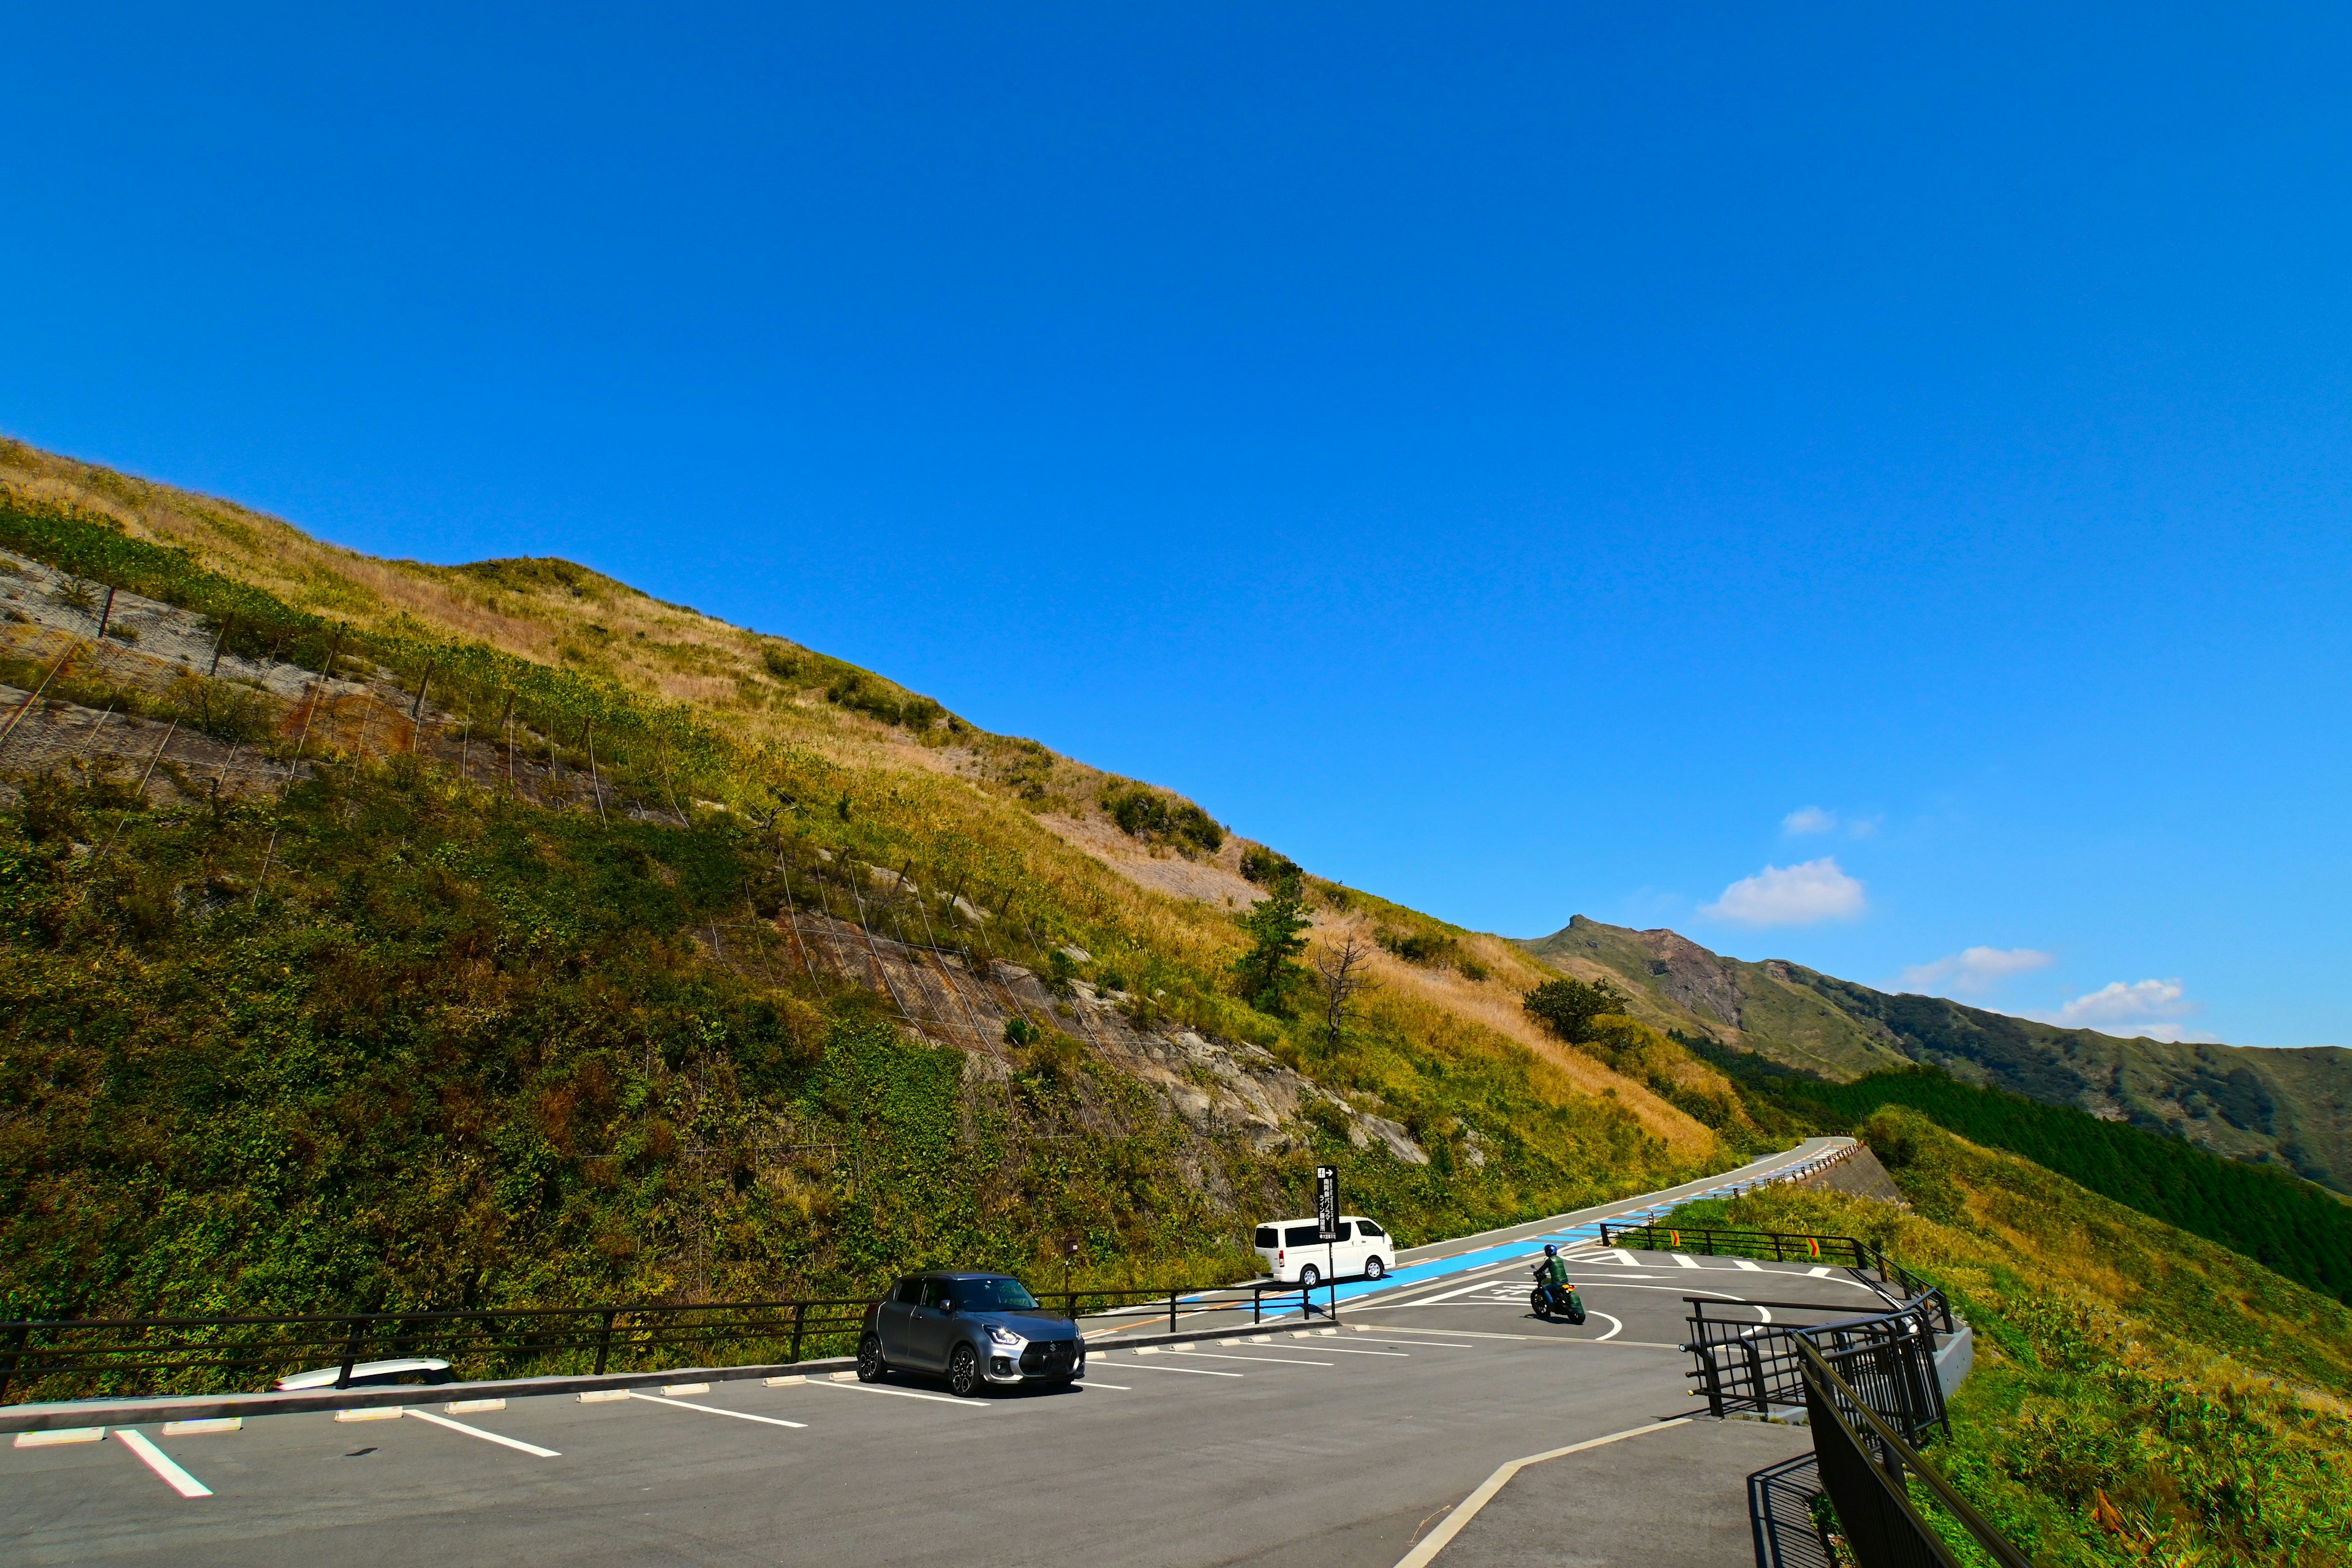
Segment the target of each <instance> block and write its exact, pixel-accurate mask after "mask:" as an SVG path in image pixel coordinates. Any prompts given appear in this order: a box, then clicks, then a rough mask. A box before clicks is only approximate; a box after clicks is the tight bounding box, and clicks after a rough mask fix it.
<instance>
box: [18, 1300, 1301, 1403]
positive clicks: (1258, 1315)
mask: <svg viewBox="0 0 2352 1568" xmlns="http://www.w3.org/2000/svg"><path fill="white" fill-rule="evenodd" d="M1264 1321H1265V1286H1263V1285H1253V1286H1251V1287H1250V1327H1252V1328H1255V1327H1257V1326H1258V1325H1259V1324H1260V1323H1263V1322H1264ZM7 1386H8V1384H6V1382H5V1381H0V1390H5V1389H6V1388H7Z"/></svg>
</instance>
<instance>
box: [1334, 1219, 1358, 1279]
mask: <svg viewBox="0 0 2352 1568" xmlns="http://www.w3.org/2000/svg"><path fill="white" fill-rule="evenodd" d="M1363 1271H1364V1249H1363V1247H1362V1245H1361V1244H1360V1242H1358V1241H1357V1240H1356V1222H1355V1221H1354V1220H1351V1219H1343V1220H1341V1221H1340V1222H1339V1242H1338V1244H1337V1245H1335V1246H1334V1247H1332V1248H1331V1273H1332V1275H1333V1276H1334V1277H1335V1278H1337V1279H1347V1278H1349V1276H1350V1275H1355V1274H1361V1273H1362V1272H1363Z"/></svg>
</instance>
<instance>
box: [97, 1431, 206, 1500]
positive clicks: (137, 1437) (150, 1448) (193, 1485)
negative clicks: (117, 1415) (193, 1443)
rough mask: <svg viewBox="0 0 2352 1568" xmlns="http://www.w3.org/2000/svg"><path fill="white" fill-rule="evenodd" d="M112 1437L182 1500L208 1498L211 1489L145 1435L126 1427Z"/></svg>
mask: <svg viewBox="0 0 2352 1568" xmlns="http://www.w3.org/2000/svg"><path fill="white" fill-rule="evenodd" d="M114 1435H115V1436H118V1437H120V1438H121V1439H122V1446H123V1447H126V1448H128V1449H130V1450H131V1452H132V1453H134V1454H136V1455H138V1456H139V1458H141V1459H142V1460H143V1461H145V1463H146V1466H147V1468H149V1469H151V1470H152V1471H154V1472H155V1473H156V1474H157V1475H159V1476H161V1477H163V1484H164V1485H165V1486H167V1487H170V1488H171V1489H173V1491H175V1492H177V1493H179V1494H180V1495H181V1496H182V1497H184V1498H199V1497H210V1496H212V1495H213V1489H212V1488H210V1487H208V1486H206V1485H205V1483H204V1482H202V1481H200V1480H198V1479H196V1478H195V1477H194V1476H192V1475H190V1474H188V1472H187V1471H185V1470H184V1469H182V1468H180V1467H179V1466H178V1465H176V1464H174V1463H173V1462H172V1456H171V1455H169V1454H167V1453H165V1452H163V1449H161V1448H158V1447H155V1445H154V1444H152V1443H150V1442H149V1441H148V1440H147V1438H146V1435H145V1434H143V1433H140V1432H133V1431H132V1430H131V1428H129V1427H128V1426H122V1427H118V1428H116V1429H115V1433H114Z"/></svg>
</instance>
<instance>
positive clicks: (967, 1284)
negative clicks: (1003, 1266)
mask: <svg viewBox="0 0 2352 1568" xmlns="http://www.w3.org/2000/svg"><path fill="white" fill-rule="evenodd" d="M955 1302H956V1310H959V1311H964V1312H1028V1311H1034V1310H1036V1306H1037V1298H1036V1297H1034V1296H1032V1295H1031V1294H1029V1289H1028V1287H1026V1286H1024V1284H1022V1283H1021V1281H1020V1280H1018V1279H959V1280H957V1281H956V1283H955Z"/></svg>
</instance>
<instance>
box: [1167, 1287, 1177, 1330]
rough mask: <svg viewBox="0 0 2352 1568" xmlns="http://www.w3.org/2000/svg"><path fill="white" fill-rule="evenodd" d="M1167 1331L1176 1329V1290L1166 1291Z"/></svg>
mask: <svg viewBox="0 0 2352 1568" xmlns="http://www.w3.org/2000/svg"><path fill="white" fill-rule="evenodd" d="M1168 1331H1169V1332H1170V1333H1171V1334H1172V1333H1174V1332H1175V1331H1176V1292H1175V1291H1173V1290H1171V1291H1169V1292H1168Z"/></svg>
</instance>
